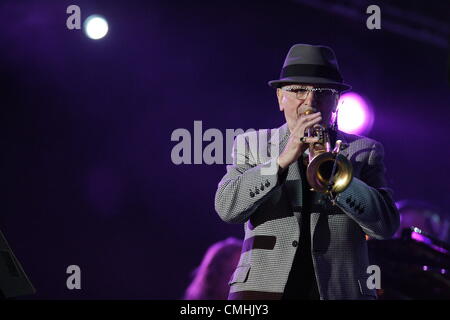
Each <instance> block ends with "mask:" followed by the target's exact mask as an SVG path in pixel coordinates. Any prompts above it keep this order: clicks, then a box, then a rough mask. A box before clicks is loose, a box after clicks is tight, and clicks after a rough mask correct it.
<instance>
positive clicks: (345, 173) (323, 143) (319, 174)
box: [305, 110, 353, 203]
mask: <svg viewBox="0 0 450 320" xmlns="http://www.w3.org/2000/svg"><path fill="white" fill-rule="evenodd" d="M312 112H313V111H312V110H308V111H306V112H305V114H310V113H312ZM306 136H307V137H318V138H319V139H318V141H317V142H314V143H310V144H309V147H308V150H309V157H308V165H307V168H306V179H307V181H308V183H309V185H310V186H311V188H312V189H311V191H316V192H321V193H325V194H327V195H329V197H330V198H331V200H332V202H333V203H334V199H335V195H336V194H338V193H340V192H342V191H344V190H345V189H346V188H347V187H348V186H349V184H350V182H351V181H352V179H353V166H352V164H351V162H350V161H349V160H348V159H347V158H346V157H345V156H343V155H341V154H339V152H340V151H341V150H343V148H344V147H345V146H344V144H343V143H342V141H341V140H337V141H336V143H335V146H334V148H333V150H331V142H330V135H329V131H328V128H326V127H324V126H323V125H321V124H316V125H315V126H314V127H313V128H309V129H308V130H307V132H306Z"/></svg>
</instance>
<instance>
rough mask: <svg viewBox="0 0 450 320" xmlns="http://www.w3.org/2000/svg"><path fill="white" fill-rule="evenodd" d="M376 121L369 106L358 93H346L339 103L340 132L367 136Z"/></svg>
mask: <svg viewBox="0 0 450 320" xmlns="http://www.w3.org/2000/svg"><path fill="white" fill-rule="evenodd" d="M373 121H374V115H373V112H372V109H371V108H370V107H369V104H368V103H367V102H366V101H365V100H364V99H363V98H362V97H361V96H360V95H359V94H357V93H355V92H349V93H344V94H343V95H342V96H341V98H340V99H339V103H338V127H339V130H341V131H344V132H346V133H352V134H367V133H368V132H369V131H370V130H371V129H372V125H373Z"/></svg>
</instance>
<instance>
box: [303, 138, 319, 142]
mask: <svg viewBox="0 0 450 320" xmlns="http://www.w3.org/2000/svg"><path fill="white" fill-rule="evenodd" d="M300 141H301V142H303V143H314V142H318V141H319V138H318V137H301V138H300Z"/></svg>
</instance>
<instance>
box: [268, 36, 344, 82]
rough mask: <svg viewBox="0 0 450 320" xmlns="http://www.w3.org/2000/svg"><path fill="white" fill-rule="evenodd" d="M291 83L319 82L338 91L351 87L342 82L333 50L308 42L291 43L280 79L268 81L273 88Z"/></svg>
mask: <svg viewBox="0 0 450 320" xmlns="http://www.w3.org/2000/svg"><path fill="white" fill-rule="evenodd" d="M291 83H304V84H313V85H314V84H320V85H326V86H330V87H333V88H336V89H337V90H339V91H345V90H349V89H351V86H349V85H348V84H345V83H344V82H343V79H342V76H341V73H340V72H339V67H338V63H337V60H336V56H335V54H334V52H333V50H332V49H331V48H329V47H326V46H314V45H309V44H295V45H293V46H292V47H291V49H289V52H288V54H287V56H286V59H285V60H284V65H283V68H282V69H281V74H280V79H278V80H272V81H269V85H270V86H271V87H274V88H280V87H282V86H283V85H286V84H291Z"/></svg>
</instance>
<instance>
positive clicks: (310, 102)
mask: <svg viewBox="0 0 450 320" xmlns="http://www.w3.org/2000/svg"><path fill="white" fill-rule="evenodd" d="M303 104H304V105H307V106H310V107H315V105H316V99H314V91H309V92H308V96H307V97H306V99H305V101H303Z"/></svg>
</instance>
